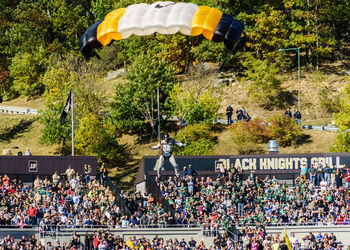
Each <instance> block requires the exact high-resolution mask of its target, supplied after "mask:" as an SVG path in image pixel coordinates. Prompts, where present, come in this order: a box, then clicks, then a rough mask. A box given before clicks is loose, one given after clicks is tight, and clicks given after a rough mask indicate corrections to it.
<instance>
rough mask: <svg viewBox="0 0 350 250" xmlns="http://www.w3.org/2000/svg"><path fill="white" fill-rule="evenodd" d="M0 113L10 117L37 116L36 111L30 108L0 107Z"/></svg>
mask: <svg viewBox="0 0 350 250" xmlns="http://www.w3.org/2000/svg"><path fill="white" fill-rule="evenodd" d="M0 113H2V114H11V115H37V114H38V110H37V109H32V108H22V107H11V106H0Z"/></svg>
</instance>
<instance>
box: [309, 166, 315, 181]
mask: <svg viewBox="0 0 350 250" xmlns="http://www.w3.org/2000/svg"><path fill="white" fill-rule="evenodd" d="M309 175H310V180H311V182H312V184H313V185H314V186H316V167H315V166H314V165H313V164H312V165H311V167H310V169H309Z"/></svg>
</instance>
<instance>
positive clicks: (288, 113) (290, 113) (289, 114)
mask: <svg viewBox="0 0 350 250" xmlns="http://www.w3.org/2000/svg"><path fill="white" fill-rule="evenodd" d="M284 115H285V116H288V117H289V118H292V111H290V108H287V110H286V112H284Z"/></svg>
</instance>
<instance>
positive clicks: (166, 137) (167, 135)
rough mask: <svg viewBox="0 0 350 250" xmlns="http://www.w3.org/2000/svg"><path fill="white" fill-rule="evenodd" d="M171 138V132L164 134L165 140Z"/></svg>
mask: <svg viewBox="0 0 350 250" xmlns="http://www.w3.org/2000/svg"><path fill="white" fill-rule="evenodd" d="M169 138H170V136H169V134H167V133H165V134H164V140H165V141H168V140H169Z"/></svg>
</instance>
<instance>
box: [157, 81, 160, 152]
mask: <svg viewBox="0 0 350 250" xmlns="http://www.w3.org/2000/svg"><path fill="white" fill-rule="evenodd" d="M157 108H158V141H160V112H159V86H158V87H157ZM158 155H160V148H159V149H158Z"/></svg>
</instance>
